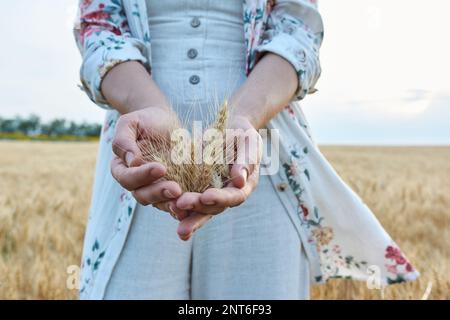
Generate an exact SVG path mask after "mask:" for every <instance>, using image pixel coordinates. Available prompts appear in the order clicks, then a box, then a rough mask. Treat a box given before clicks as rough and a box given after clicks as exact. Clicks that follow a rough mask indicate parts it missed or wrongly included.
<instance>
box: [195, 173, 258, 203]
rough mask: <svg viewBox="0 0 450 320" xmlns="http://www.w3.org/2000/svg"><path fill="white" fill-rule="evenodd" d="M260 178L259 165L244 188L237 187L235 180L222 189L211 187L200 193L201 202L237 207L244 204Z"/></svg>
mask: <svg viewBox="0 0 450 320" xmlns="http://www.w3.org/2000/svg"><path fill="white" fill-rule="evenodd" d="M258 180H259V166H256V167H255V170H254V171H253V173H252V174H251V175H250V176H249V177H248V179H247V182H246V183H245V185H244V186H243V187H242V188H237V187H236V186H235V185H234V181H233V180H232V181H231V183H230V184H229V185H228V186H226V187H225V188H222V189H215V188H210V189H207V190H206V191H205V192H203V193H202V194H201V195H200V202H201V203H202V204H204V205H208V204H209V205H214V206H217V207H235V206H238V205H240V204H242V203H243V202H244V201H245V200H246V199H247V198H248V197H249V196H250V194H251V193H252V191H253V190H254V189H255V188H256V185H257V184H258Z"/></svg>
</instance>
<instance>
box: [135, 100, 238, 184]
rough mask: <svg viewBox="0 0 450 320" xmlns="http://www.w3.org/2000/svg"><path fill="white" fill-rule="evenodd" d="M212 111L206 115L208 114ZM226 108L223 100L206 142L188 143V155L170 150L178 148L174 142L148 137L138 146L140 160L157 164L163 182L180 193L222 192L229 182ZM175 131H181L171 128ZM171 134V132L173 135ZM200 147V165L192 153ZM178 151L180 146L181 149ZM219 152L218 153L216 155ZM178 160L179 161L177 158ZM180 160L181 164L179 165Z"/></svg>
mask: <svg viewBox="0 0 450 320" xmlns="http://www.w3.org/2000/svg"><path fill="white" fill-rule="evenodd" d="M213 109H214V108H211V109H210V110H209V111H210V112H212V110H213ZM228 113H229V107H228V102H227V101H226V100H225V101H224V103H223V104H222V106H221V107H220V109H219V112H218V113H217V115H216V117H215V119H214V122H213V123H212V125H211V126H210V127H209V128H208V129H215V131H214V133H216V134H218V135H219V137H217V136H215V135H212V137H211V138H210V139H208V141H206V142H205V141H203V139H202V137H203V135H202V137H200V141H199V139H198V138H197V139H194V141H191V142H190V155H188V156H187V157H183V158H181V155H178V152H172V151H173V150H174V148H180V145H178V146H177V145H176V143H174V141H173V140H172V141H168V139H167V138H166V137H160V136H152V139H151V140H150V139H143V140H140V141H139V142H138V145H139V148H140V150H141V153H142V158H143V160H144V161H146V162H159V163H161V164H163V165H164V166H165V167H166V168H167V173H166V175H165V179H167V180H172V181H175V182H177V183H178V184H179V185H180V187H181V189H182V190H183V192H187V191H189V192H203V191H205V190H206V189H208V188H211V187H213V188H222V187H223V185H224V183H226V182H227V181H228V180H229V168H228V164H229V163H231V162H230V161H229V160H230V159H229V158H230V157H231V156H230V152H228V150H227V149H226V148H227V147H228V145H227V144H225V142H224V141H225V140H224V139H225V129H226V122H227V119H228ZM176 129H181V127H179V128H175V129H174V130H176ZM174 130H173V131H174ZM173 131H172V132H173ZM199 146H200V150H199V151H200V152H199V153H200V154H201V159H200V160H201V161H198V158H197V157H196V154H195V151H196V148H199ZM225 146H226V147H225ZM181 147H182V146H181ZM218 150H221V151H222V152H217V151H218ZM178 156H180V158H177V157H178ZM181 160H183V161H181Z"/></svg>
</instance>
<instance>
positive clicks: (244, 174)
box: [241, 169, 248, 182]
mask: <svg viewBox="0 0 450 320" xmlns="http://www.w3.org/2000/svg"><path fill="white" fill-rule="evenodd" d="M241 175H242V177H244V181H245V182H247V178H248V171H247V169H241Z"/></svg>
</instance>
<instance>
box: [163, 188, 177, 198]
mask: <svg viewBox="0 0 450 320" xmlns="http://www.w3.org/2000/svg"><path fill="white" fill-rule="evenodd" d="M163 195H164V197H166V198H169V199H173V198H175V196H174V195H173V194H172V193H171V192H170V191H169V190H167V189H165V190H164V191H163Z"/></svg>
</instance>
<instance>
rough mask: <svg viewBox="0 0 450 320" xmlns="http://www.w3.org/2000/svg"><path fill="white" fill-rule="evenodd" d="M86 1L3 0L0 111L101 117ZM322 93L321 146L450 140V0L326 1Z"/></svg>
mask: <svg viewBox="0 0 450 320" xmlns="http://www.w3.org/2000/svg"><path fill="white" fill-rule="evenodd" d="M77 2H78V1H77V0H35V1H30V0H15V1H2V4H1V8H2V10H3V12H7V13H8V14H4V15H3V17H2V19H1V20H0V29H1V30H3V32H2V42H1V45H0V70H1V74H2V77H0V117H12V116H15V115H22V116H27V115H29V114H30V113H35V114H38V115H39V116H41V118H42V119H44V120H49V119H53V118H55V117H63V118H66V119H70V120H76V121H89V122H101V121H102V120H103V117H104V111H103V110H102V109H100V108H98V107H97V106H96V105H94V104H93V103H92V102H91V101H90V100H89V99H88V98H87V96H86V95H85V94H84V93H83V92H82V91H81V90H80V89H79V88H78V87H77V84H78V83H79V66H80V64H81V58H80V54H79V52H78V49H77V47H76V45H75V43H74V40H73V36H72V30H71V28H72V22H73V18H74V15H75V12H76V6H77ZM319 4H320V11H321V13H322V16H323V20H324V24H325V38H324V42H323V45H322V49H321V64H322V76H321V79H320V80H319V82H318V84H317V88H318V89H319V91H318V92H317V93H315V94H313V95H308V96H307V97H306V98H305V100H303V101H302V108H303V110H304V112H305V114H306V116H307V118H308V120H309V123H310V126H311V128H312V131H313V134H314V135H315V138H316V140H317V141H318V142H319V143H320V144H380V145H405V144H406V145H416V144H419V145H423V144H433V145H434V144H445V145H450V79H449V75H450V58H449V57H450V41H449V40H448V39H449V35H448V33H449V31H450V19H448V13H449V12H450V1H448V0H428V1H426V2H425V1H423V0H395V1H392V0H390V1H388V0H321V1H319Z"/></svg>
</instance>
